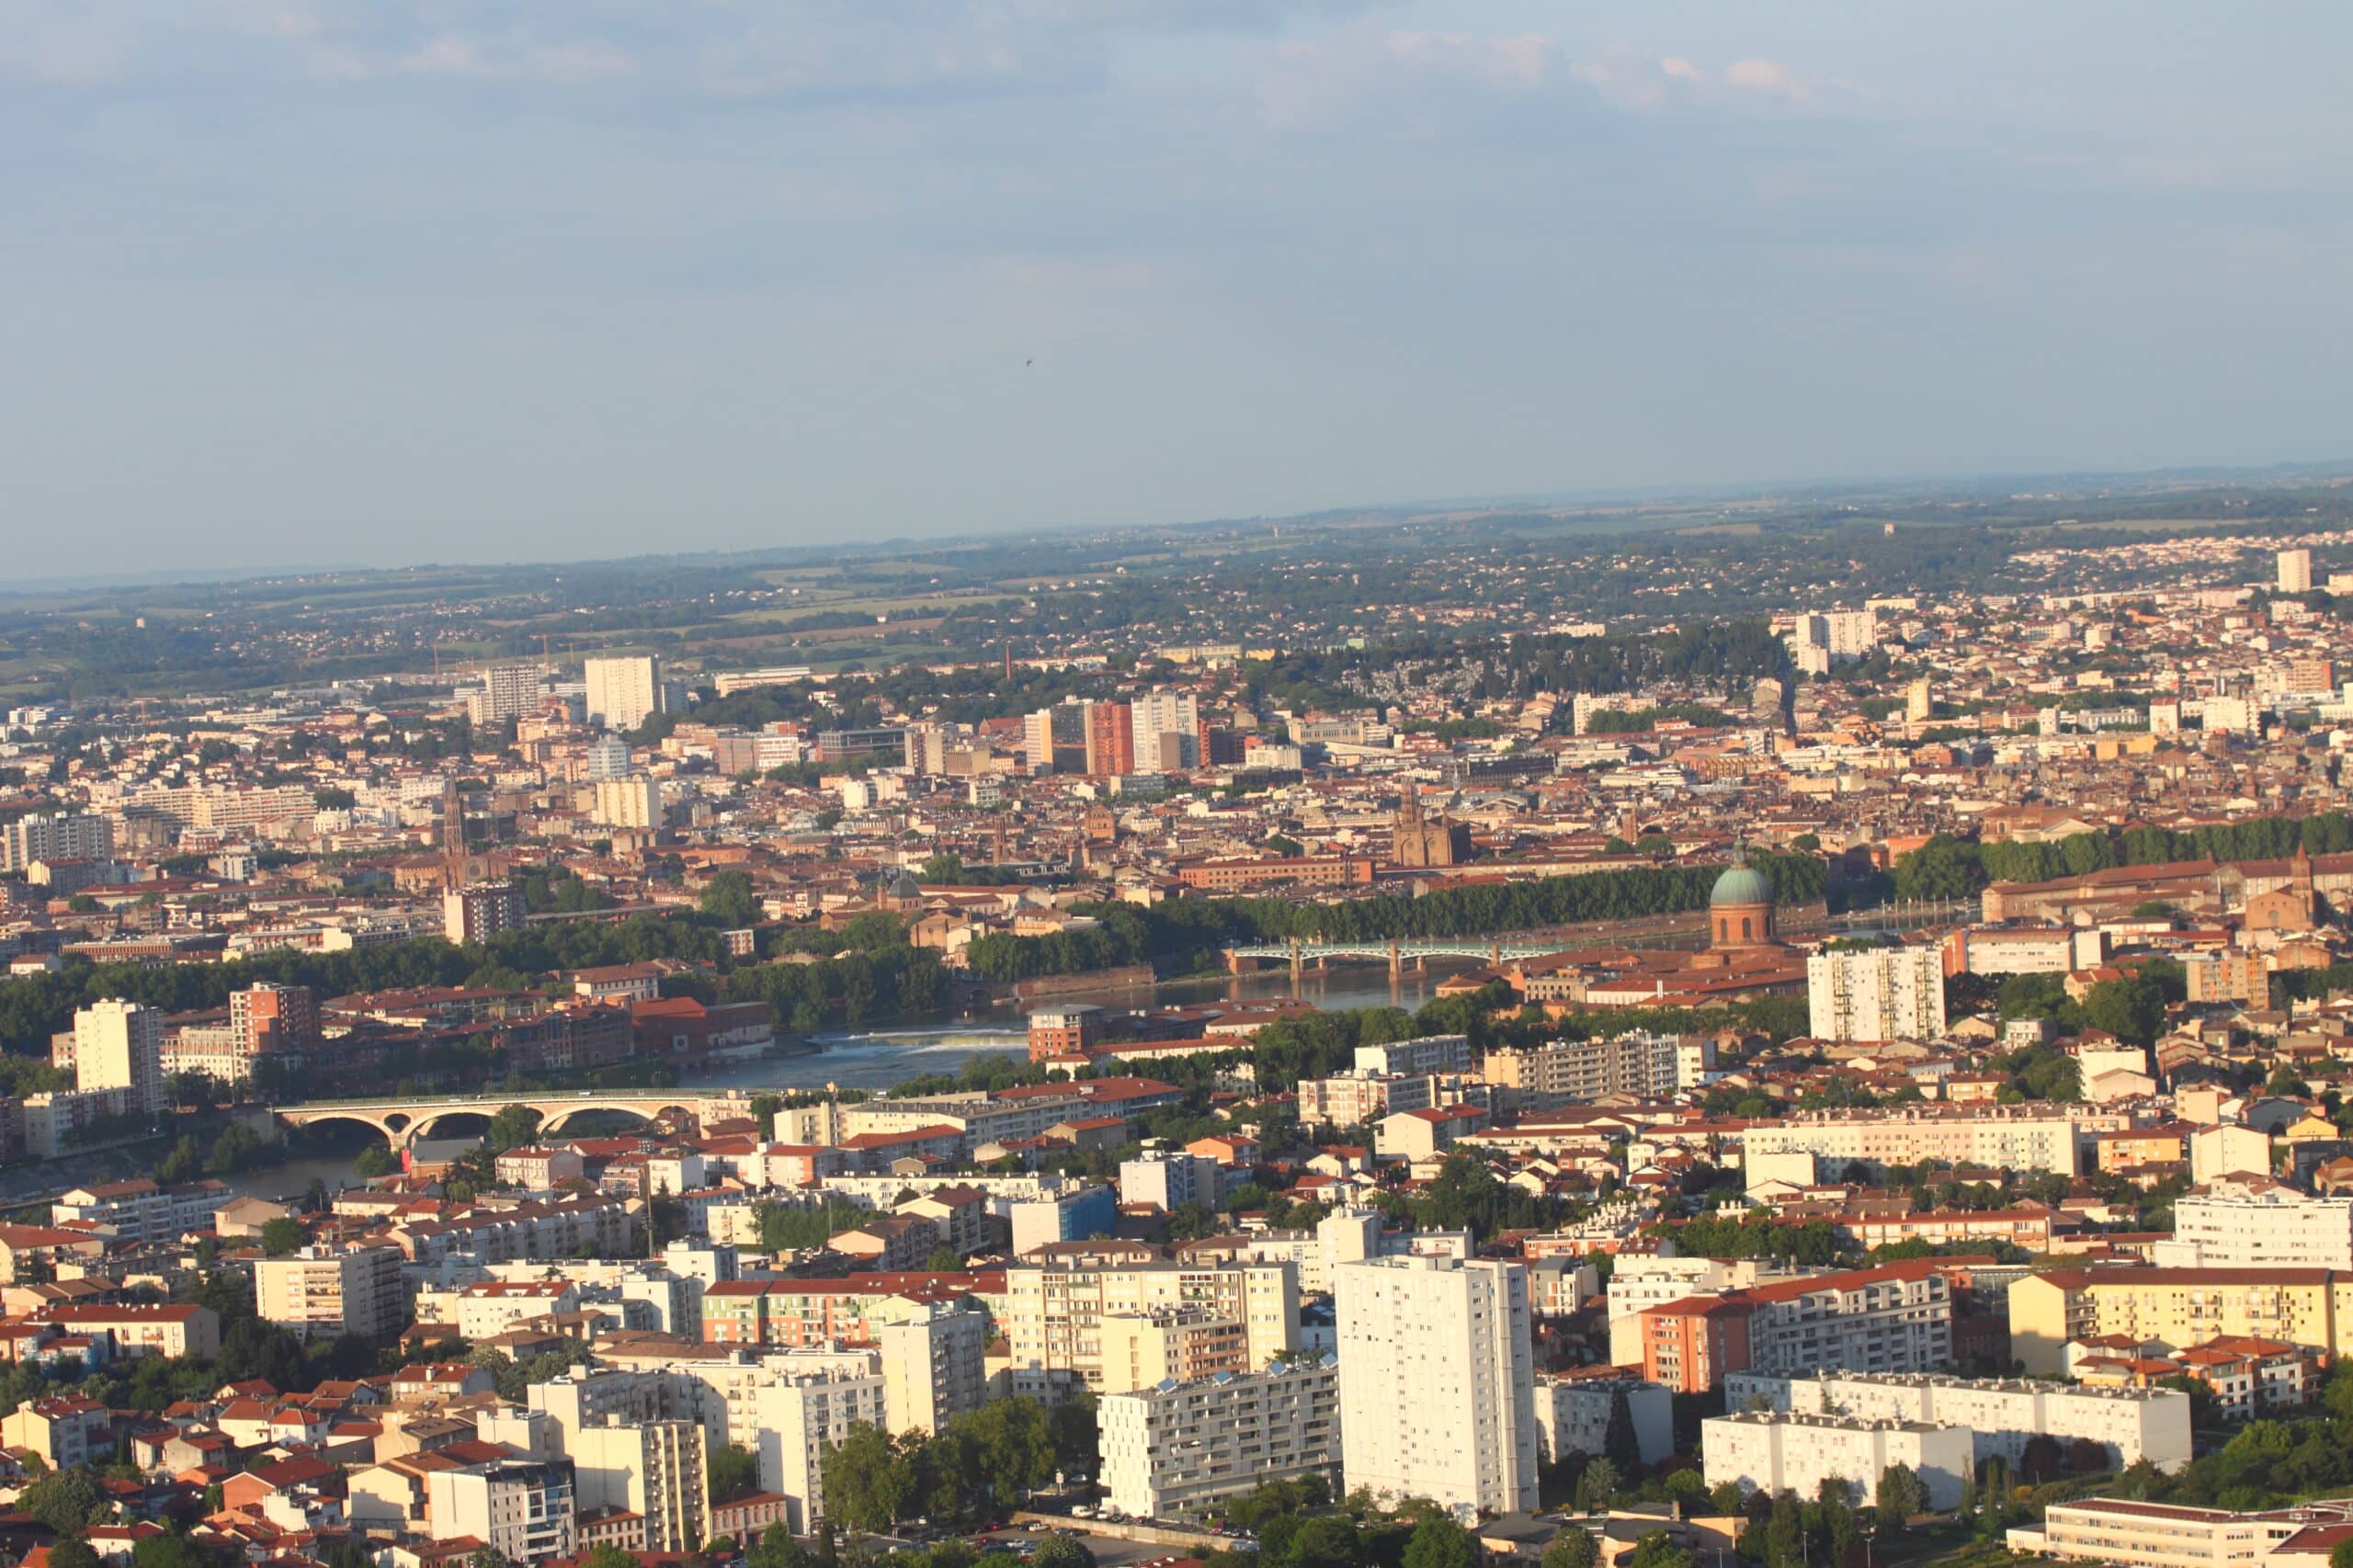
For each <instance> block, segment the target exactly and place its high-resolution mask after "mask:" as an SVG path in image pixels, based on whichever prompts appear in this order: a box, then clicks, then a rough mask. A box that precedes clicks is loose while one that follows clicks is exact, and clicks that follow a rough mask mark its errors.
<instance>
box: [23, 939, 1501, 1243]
mask: <svg viewBox="0 0 2353 1568" xmlns="http://www.w3.org/2000/svg"><path fill="white" fill-rule="evenodd" d="M1459 968H1461V965H1460V964H1459V963H1458V964H1453V965H1450V966H1449V969H1459ZM1449 969H1439V968H1438V967H1435V966H1433V967H1432V969H1431V970H1430V971H1428V972H1427V973H1424V974H1411V973H1409V974H1406V975H1404V976H1402V977H1401V978H1400V980H1399V982H1398V983H1397V984H1395V985H1394V986H1392V985H1391V984H1390V983H1389V974H1388V969H1387V966H1386V965H1381V964H1352V965H1347V966H1342V967H1336V968H1333V969H1331V970H1329V971H1317V970H1313V969H1310V970H1307V971H1305V972H1304V973H1302V976H1301V977H1300V983H1299V984H1298V986H1297V987H1296V989H1294V987H1293V986H1292V984H1291V978H1290V971H1289V970H1288V969H1276V970H1262V971H1258V972H1256V973H1255V974H1246V975H1233V976H1215V977H1211V978H1206V979H1193V980H1176V981H1167V982H1164V983H1161V984H1158V985H1155V986H1154V987H1152V988H1151V990H1150V991H1149V992H1146V991H1142V990H1134V991H1113V992H1102V993H1096V992H1081V993H1073V994H1064V995H1058V996H1056V997H1055V998H1054V1000H1055V1001H1057V1002H1092V1003H1095V1004H1097V1006H1104V1007H1108V1008H1114V1009H1118V1010H1120V1011H1126V1010H1130V1009H1133V1008H1138V1007H1151V1006H1202V1005H1206V1004H1209V1003H1213V1002H1269V1001H1279V1000H1282V999H1286V998H1289V997H1292V996H1297V997H1298V998H1299V999H1300V1000H1302V1001H1305V1002H1308V1003H1311V1004H1313V1006H1317V1007H1323V1008H1329V1009H1346V1008H1353V1007H1386V1006H1398V1007H1403V1008H1404V1009H1405V1010H1406V1011H1407V1012H1412V1011H1414V1010H1415V1009H1416V1008H1418V1007H1420V1006H1422V1005H1423V1004H1424V1003H1426V1002H1427V1001H1429V1000H1430V999H1431V998H1432V996H1433V995H1434V994H1435V987H1436V986H1437V984H1438V982H1439V981H1440V980H1442V979H1443V978H1445V975H1446V974H1447V973H1448V972H1449ZM1020 1018H1021V1012H1020V1009H1018V1008H1015V1007H1011V1006H1006V1007H1003V1008H999V1009H996V1010H995V1011H993V1012H992V1013H989V1014H986V1015H981V1016H975V1017H972V1018H969V1019H966V1020H963V1021H961V1022H955V1023H940V1024H927V1025H923V1026H920V1027H898V1028H881V1029H872V1030H865V1031H858V1032H843V1033H831V1034H821V1035H815V1036H813V1037H811V1038H812V1040H813V1041H814V1043H815V1044H816V1046H817V1050H816V1051H814V1052H812V1053H809V1054H806V1055H801V1056H784V1057H775V1058H771V1059H769V1060H767V1061H759V1062H722V1063H717V1064H714V1065H712V1066H709V1067H703V1068H697V1069H692V1070H689V1071H688V1072H686V1073H684V1074H681V1075H680V1080H679V1086H680V1087H682V1088H698V1089H750V1090H759V1089H822V1088H824V1087H827V1086H828V1085H831V1086H833V1087H836V1088H843V1089H887V1088H889V1087H890V1086H891V1085H893V1084H898V1083H904V1082H905V1081H906V1080H907V1079H909V1078H914V1077H919V1076H921V1075H923V1074H927V1073H961V1072H962V1071H963V1070H964V1067H965V1065H966V1064H967V1063H968V1062H971V1061H972V1059H973V1058H975V1057H978V1056H984V1055H987V1054H989V1053H990V1052H993V1051H994V1052H996V1053H998V1054H1001V1055H1006V1056H1009V1057H1012V1058H1013V1059H1015V1060H1016V1061H1019V1060H1021V1059H1022V1058H1023V1057H1025V1056H1026V1055H1027V1054H1028V1042H1027V1040H1026V1039H1025V1035H1024V1030H1023V1027H1022V1025H1021V1022H1020ZM484 1103H485V1104H486V1105H488V1106H490V1107H492V1108H495V1107H496V1106H497V1105H498V1104H499V1103H500V1102H499V1099H498V1096H495V1095H493V1096H486V1098H485V1101H484ZM342 1131H344V1132H347V1133H348V1134H349V1137H348V1139H347V1140H345V1141H340V1142H333V1143H332V1144H320V1145H315V1146H313V1147H312V1148H309V1149H306V1150H304V1151H302V1152H301V1153H298V1155H297V1156H296V1157H295V1158H293V1159H290V1160H288V1161H287V1162H285V1163H284V1164H283V1165H272V1166H270V1167H269V1168H267V1169H266V1170H257V1171H248V1172H245V1173H244V1174H242V1175H239V1176H233V1177H230V1178H228V1184H229V1186H230V1187H233V1188H235V1189H236V1190H237V1191H239V1192H242V1193H250V1194H252V1195H254V1196H256V1197H260V1198H269V1199H278V1198H294V1199H299V1198H301V1196H302V1194H303V1193H304V1192H305V1191H307V1190H308V1188H309V1187H310V1185H311V1183H312V1182H313V1181H314V1180H315V1181H320V1182H324V1184H325V1185H326V1187H327V1188H328V1190H330V1191H333V1190H335V1189H336V1188H338V1187H348V1186H353V1185H356V1184H357V1183H358V1179H359V1178H358V1176H355V1175H354V1174H353V1173H352V1169H351V1162H352V1160H353V1159H354V1158H355V1157H357V1155H358V1152H359V1147H360V1142H361V1140H362V1138H363V1136H364V1135H363V1134H362V1133H361V1131H360V1130H358V1129H356V1128H347V1129H343V1130H342ZM329 1136H331V1135H329ZM150 1157H151V1156H147V1155H144V1154H139V1155H134V1154H132V1153H130V1152H127V1151H121V1150H108V1151H101V1152H98V1153H90V1154H81V1155H74V1156H69V1157H68V1158H67V1159H64V1160H62V1161H53V1162H50V1163H48V1164H46V1165H41V1166H40V1167H38V1168H28V1169H19V1170H17V1171H12V1172H8V1173H6V1175H5V1176H0V1203H7V1202H10V1201H17V1202H21V1201H23V1200H24V1199H26V1198H28V1197H31V1196H33V1195H34V1194H35V1193H36V1192H49V1191H53V1190H55V1189H56V1188H57V1187H59V1186H60V1185H61V1184H62V1183H69V1182H83V1181H100V1180H113V1179H117V1178H119V1177H122V1176H137V1175H142V1174H145V1172H144V1171H143V1170H142V1169H141V1168H140V1167H141V1163H142V1161H143V1160H145V1159H147V1158H150Z"/></svg>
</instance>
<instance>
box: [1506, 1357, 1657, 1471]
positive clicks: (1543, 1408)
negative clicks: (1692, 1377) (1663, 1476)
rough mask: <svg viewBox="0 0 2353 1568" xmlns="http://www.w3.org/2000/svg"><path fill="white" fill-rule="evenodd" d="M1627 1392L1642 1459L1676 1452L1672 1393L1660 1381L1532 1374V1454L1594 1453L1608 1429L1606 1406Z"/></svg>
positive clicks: (1555, 1458) (1557, 1458)
mask: <svg viewBox="0 0 2353 1568" xmlns="http://www.w3.org/2000/svg"><path fill="white" fill-rule="evenodd" d="M1620 1393H1622V1394H1624V1395H1625V1396H1626V1414H1627V1416H1628V1417H1629V1418H1630V1419H1631V1421H1632V1423H1633V1427H1634V1448H1635V1450H1636V1452H1637V1453H1638V1454H1639V1456H1640V1457H1641V1459H1642V1461H1643V1463H1644V1464H1656V1463H1658V1461H1659V1460H1663V1459H1665V1458H1666V1457H1667V1456H1668V1455H1670V1454H1672V1453H1673V1452H1675V1396H1674V1395H1673V1394H1672V1393H1670V1392H1667V1388H1666V1385H1665V1384H1664V1383H1654V1382H1647V1381H1643V1379H1641V1378H1539V1379H1537V1380H1536V1454H1537V1458H1538V1459H1540V1460H1542V1461H1544V1462H1545V1463H1547V1464H1558V1463H1560V1462H1561V1461H1562V1460H1564V1459H1566V1458H1567V1457H1568V1456H1569V1455H1571V1454H1597V1453H1599V1452H1601V1451H1602V1444H1603V1442H1604V1441H1605V1440H1606V1439H1607V1437H1608V1434H1609V1412H1610V1410H1611V1409H1612V1407H1614V1406H1615V1405H1616V1404H1617V1403H1618V1396H1619V1395H1620Z"/></svg>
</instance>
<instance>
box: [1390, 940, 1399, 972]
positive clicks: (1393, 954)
mask: <svg viewBox="0 0 2353 1568" xmlns="http://www.w3.org/2000/svg"><path fill="white" fill-rule="evenodd" d="M1399 972H1400V971H1399V969H1398V959H1397V944H1396V943H1394V942H1392V943H1390V944H1389V978H1390V979H1392V980H1395V979H1396V978H1397V976H1398V974H1399Z"/></svg>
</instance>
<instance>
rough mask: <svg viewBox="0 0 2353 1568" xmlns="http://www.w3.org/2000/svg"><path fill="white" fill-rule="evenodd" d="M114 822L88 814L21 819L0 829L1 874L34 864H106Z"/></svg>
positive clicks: (110, 847) (112, 842)
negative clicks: (95, 861) (56, 862)
mask: <svg viewBox="0 0 2353 1568" xmlns="http://www.w3.org/2000/svg"><path fill="white" fill-rule="evenodd" d="M112 858H114V820H113V819H112V818H111V817H102V816H96V815H89V814H69V813H63V812H60V813H55V814H52V815H50V816H29V817H21V818H19V819H17V821H15V822H12V823H8V824H6V825H0V871H21V870H23V869H25V868H26V867H28V866H29V865H31V864H32V863H33V862H34V861H36V860H109V859H112Z"/></svg>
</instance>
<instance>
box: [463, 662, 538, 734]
mask: <svg viewBox="0 0 2353 1568" xmlns="http://www.w3.org/2000/svg"><path fill="white" fill-rule="evenodd" d="M539 705H540V667H539V665H484V666H483V672H482V685H481V686H480V687H476V688H474V689H473V690H472V691H469V692H467V693H466V716H467V717H468V718H469V719H471V720H472V721H473V722H475V723H476V724H483V725H488V724H503V723H505V722H506V721H507V720H509V719H519V718H521V717H522V716H523V715H524V714H526V713H529V712H530V711H532V710H534V709H536V708H538V707H539Z"/></svg>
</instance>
